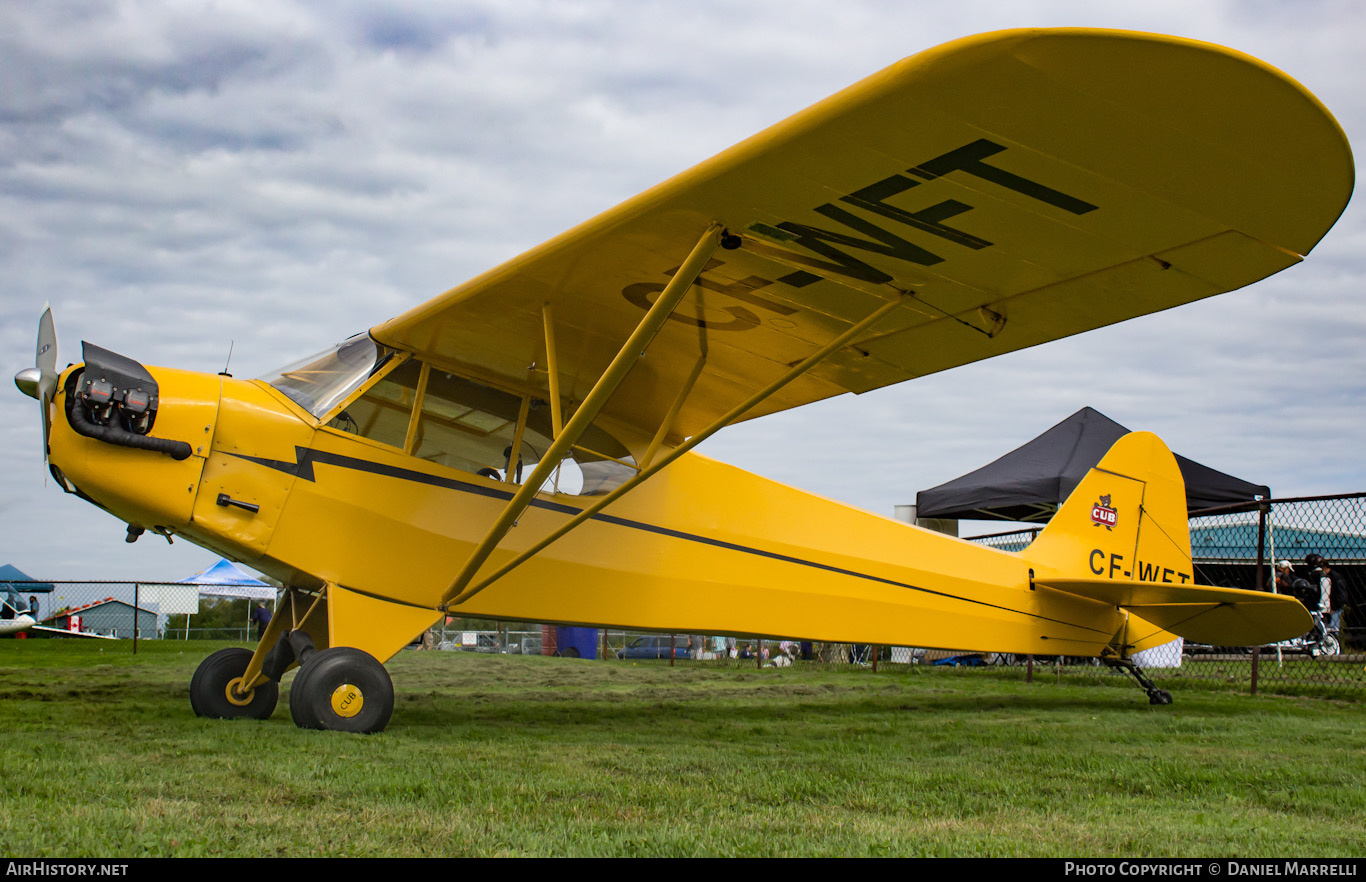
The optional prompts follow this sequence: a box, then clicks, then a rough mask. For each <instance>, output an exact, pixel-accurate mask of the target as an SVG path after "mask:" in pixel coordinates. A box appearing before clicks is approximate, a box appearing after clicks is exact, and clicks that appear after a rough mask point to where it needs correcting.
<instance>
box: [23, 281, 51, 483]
mask: <svg viewBox="0 0 1366 882" xmlns="http://www.w3.org/2000/svg"><path fill="white" fill-rule="evenodd" d="M33 362H34V366H33V367H31V368H24V369H23V370H22V371H20V372H19V373H17V374H15V375H14V385H15V386H18V387H19V391H20V392H23V393H24V394H25V395H27V396H29V397H30V398H36V399H38V403H39V405H40V406H41V408H42V417H43V464H44V465H46V464H47V442H48V436H49V434H50V433H51V429H52V416H51V414H50V413H49V411H50V406H51V404H52V396H53V394H54V393H55V392H56V391H57V332H56V330H55V329H54V327H53V325H52V307H51V306H49V305H48V304H46V303H45V304H43V315H42V317H41V318H39V319H38V344H37V347H36V348H35V350H34V354H33Z"/></svg>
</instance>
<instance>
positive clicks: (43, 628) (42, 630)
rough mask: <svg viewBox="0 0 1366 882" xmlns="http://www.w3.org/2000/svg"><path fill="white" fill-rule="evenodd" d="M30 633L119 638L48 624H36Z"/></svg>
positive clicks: (97, 638)
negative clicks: (69, 629)
mask: <svg viewBox="0 0 1366 882" xmlns="http://www.w3.org/2000/svg"><path fill="white" fill-rule="evenodd" d="M28 630H29V632H30V633H37V634H48V635H51V636H53V637H92V638H94V639H96V640H117V639H119V638H117V637H111V636H109V635H108V634H91V633H90V632H88V631H68V630H67V629H66V628H49V627H48V626H47V625H34V626H33V627H31V628H29V629H28Z"/></svg>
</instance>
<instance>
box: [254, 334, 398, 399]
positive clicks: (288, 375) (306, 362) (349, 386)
mask: <svg viewBox="0 0 1366 882" xmlns="http://www.w3.org/2000/svg"><path fill="white" fill-rule="evenodd" d="M391 354H392V353H391V351H390V350H388V349H386V348H384V347H382V346H380V345H378V344H377V343H375V341H374V340H371V339H370V337H369V336H368V335H366V334H357V335H356V336H354V337H352V338H350V339H349V340H344V341H342V342H341V343H338V344H337V345H336V346H333V347H332V348H331V349H328V350H326V351H324V352H320V353H318V354H317V355H312V356H309V357H308V358H305V359H303V360H302V361H297V362H295V363H294V364H291V365H288V366H286V367H284V368H281V369H280V370H278V371H274V372H272V373H269V374H265V375H263V376H261V377H260V378H259V379H262V380H265V381H266V382H267V383H269V384H270V385H272V386H274V387H275V388H276V389H279V390H280V391H281V392H283V393H285V394H286V395H288V396H289V398H290V399H291V400H292V401H293V402H294V403H295V404H297V405H299V406H300V407H302V408H303V409H304V410H306V411H308V412H309V413H311V414H313V415H314V416H315V417H322V416H324V415H325V414H326V413H327V412H328V411H330V410H332V408H333V407H334V406H336V405H337V404H338V403H340V402H341V401H342V399H344V398H346V396H348V395H350V394H351V393H352V392H354V391H355V390H356V388H357V387H358V386H360V384H361V383H364V382H365V381H366V380H367V379H368V378H369V377H370V376H371V375H372V374H373V373H374V372H375V371H376V370H378V369H379V368H380V367H381V366H382V365H383V364H384V363H385V362H386V361H388V360H389V356H390V355H391Z"/></svg>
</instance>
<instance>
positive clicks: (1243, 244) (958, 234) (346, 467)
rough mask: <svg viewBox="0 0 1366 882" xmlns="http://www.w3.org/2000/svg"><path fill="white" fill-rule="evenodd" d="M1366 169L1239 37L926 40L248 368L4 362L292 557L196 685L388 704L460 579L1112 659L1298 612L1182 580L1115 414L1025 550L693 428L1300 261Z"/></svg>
mask: <svg viewBox="0 0 1366 882" xmlns="http://www.w3.org/2000/svg"><path fill="white" fill-rule="evenodd" d="M1352 185H1353V168H1352V159H1351V152H1350V149H1349V147H1348V144H1347V141H1346V139H1345V137H1344V135H1343V132H1342V131H1341V129H1340V128H1339V127H1338V125H1337V123H1336V122H1335V121H1334V120H1333V118H1332V116H1331V115H1330V114H1329V113H1328V111H1327V110H1326V109H1325V108H1324V107H1323V106H1322V105H1321V104H1320V103H1319V102H1318V101H1317V100H1316V99H1315V98H1314V96H1313V95H1311V94H1309V93H1308V92H1307V91H1306V90H1305V89H1304V88H1303V87H1301V86H1300V85H1299V84H1297V83H1296V82H1295V81H1293V80H1291V79H1290V78H1289V77H1287V76H1286V75H1284V74H1282V73H1280V72H1279V71H1277V70H1275V69H1273V68H1271V67H1269V66H1268V65H1266V64H1264V63H1262V62H1259V61H1257V60H1256V59H1253V58H1249V57H1247V56H1245V55H1241V54H1239V53H1237V52H1234V51H1231V50H1228V49H1223V48H1220V47H1217V46H1212V45H1207V44H1202V43H1197V42H1192V41H1188V40H1182V39H1175V38H1170V37H1160V36H1153V35H1148V34H1134V33H1123V32H1113V31H1091V30H1075V29H1065V30H1022V31H1008V32H1002V33H993V34H986V35H982V36H976V37H970V38H966V39H961V40H957V41H955V42H952V43H949V44H946V45H944V46H940V47H938V48H935V49H931V50H929V51H926V52H922V53H921V54H919V55H915V56H912V57H910V58H907V59H905V60H903V61H901V62H899V63H897V64H894V65H892V66H891V67H889V68H887V69H886V70H883V71H881V72H880V73H877V74H874V75H873V76H871V77H869V78H868V79H866V80H863V81H862V82H859V83H857V84H855V85H853V86H851V87H849V88H848V89H845V90H844V91H842V92H840V93H838V94H836V95H834V96H833V97H831V98H828V99H826V100H825V101H822V102H820V103H819V104H816V105H815V106H813V107H810V108H808V109H807V110H804V111H802V112H800V113H798V114H796V115H795V116H793V117H791V118H789V119H787V120H785V121H783V122H781V123H778V124H777V125H775V126H773V127H772V128H770V129H768V130H766V131H764V132H761V133H759V134H758V135H755V136H754V137H752V138H750V139H749V140H747V141H744V142H743V143H741V144H739V145H737V146H735V147H733V148H731V149H729V150H727V151H725V152H724V153H722V154H720V155H718V156H716V157H714V158H712V159H710V160H708V161H706V162H703V163H702V164H701V165H698V166H697V167H695V168H693V169H691V170H690V171H687V172H684V173H683V174H681V175H678V176H677V177H674V178H672V179H671V180H668V181H666V182H664V183H662V184H660V185H658V186H656V187H654V188H653V189H650V190H648V191H646V192H645V193H643V194H641V195H639V196H637V197H635V198H633V199H631V200H629V201H627V202H625V203H623V204H621V205H619V206H617V207H616V208H614V209H612V210H610V211H607V212H606V213H604V214H602V215H599V216H598V217H596V218H594V219H592V220H590V221H587V222H586V223H584V224H582V225H580V226H578V227H575V228H574V229H572V230H570V231H569V232H567V233H564V234H563V235H561V236H559V237H557V238H555V239H552V240H550V241H549V242H546V243H545V244H543V245H541V246H539V247H537V248H534V249H532V250H531V251H529V252H527V253H526V254H524V255H522V256H521V257H518V258H516V259H514V260H512V261H510V262H508V263H506V264H504V265H502V266H499V267H497V268H495V269H493V270H490V271H489V272H487V273H485V274H484V275H482V276H479V277H478V278H475V279H473V280H472V281H469V282H466V283H465V284H463V285H460V286H458V287H456V288H453V289H451V290H450V291H447V292H446V293H444V294H441V295H440V296H438V297H436V298H434V299H432V300H430V301H429V302H427V303H424V304H422V305H421V306H418V307H416V308H414V309H412V310H410V311H409V312H407V313H404V314H403V315H400V316H398V317H397V318H394V319H391V320H390V321H387V322H384V323H383V324H380V325H376V326H375V327H373V328H371V329H370V331H369V332H368V333H364V334H360V335H357V336H355V337H353V338H351V339H349V340H346V341H345V342H343V343H341V344H340V345H338V346H336V347H335V348H333V349H330V350H328V351H326V352H323V353H322V354H320V355H317V356H314V357H312V358H307V359H304V360H302V361H299V362H297V363H295V364H292V365H290V366H288V367H285V368H283V369H281V370H280V371H278V372H276V373H273V374H270V375H269V376H266V377H262V378H260V379H257V380H241V379H233V378H230V377H226V376H216V375H213V374H202V373H190V372H186V371H180V370H174V369H170V368H158V367H144V366H143V365H141V364H139V363H138V362H136V361H134V360H132V359H130V358H127V357H124V356H121V355H117V354H115V353H113V352H109V351H107V350H104V349H100V348H98V347H95V346H92V345H90V344H86V345H85V350H84V360H83V363H82V364H78V365H75V366H73V367H70V368H68V369H66V370H64V371H61V372H60V373H59V372H58V371H57V370H56V357H55V351H54V350H53V348H52V342H53V339H54V337H53V335H52V333H51V324H50V321H49V320H45V321H44V322H43V323H42V325H41V326H40V327H41V331H40V342H39V349H38V361H37V366H36V367H35V368H32V369H28V370H26V371H23V372H21V374H20V376H19V377H17V378H16V379H17V381H18V383H19V385H20V386H21V388H24V389H26V391H28V392H29V393H30V394H32V395H33V396H34V397H36V398H38V399H39V400H40V401H41V402H42V414H43V426H44V436H45V446H46V449H47V451H48V452H49V456H50V463H51V471H52V473H53V475H54V476H56V479H57V481H58V482H60V484H61V485H62V487H64V488H65V489H66V490H67V491H68V492H71V493H75V494H77V495H79V496H81V497H83V498H84V499H86V500H87V501H89V502H92V503H94V504H96V505H98V506H100V507H102V508H104V509H106V510H107V511H109V512H110V513H112V514H114V515H115V516H117V517H118V518H120V519H122V520H124V521H126V522H127V523H128V529H129V535H130V538H131V537H134V536H136V535H137V534H139V533H141V532H143V531H146V530H151V531H154V532H156V533H161V534H166V535H170V534H176V535H179V536H184V537H187V538H189V539H190V540H191V541H193V542H196V543H198V544H200V545H202V546H204V547H206V548H209V549H212V550H213V551H215V552H217V553H219V554H222V555H224V556H225V557H228V558H231V559H233V560H237V561H241V562H244V563H246V564H249V565H250V566H252V567H255V568H256V569H258V570H260V571H262V572H264V573H268V574H269V575H271V576H273V577H275V578H277V579H279V580H281V581H282V582H283V583H284V584H285V585H287V586H288V588H287V589H286V590H285V592H284V594H283V596H282V597H281V605H280V610H279V612H277V614H276V616H275V618H274V619H273V620H272V622H271V624H270V627H269V628H268V629H267V631H266V633H265V635H264V637H263V638H262V640H261V642H260V645H259V646H258V647H257V648H256V650H255V651H254V652H252V651H249V650H246V649H227V650H223V651H221V652H218V653H215V654H213V655H211V656H209V657H208V658H207V659H206V660H205V661H204V662H203V664H202V665H201V666H200V667H199V669H198V671H197V672H196V673H195V675H194V678H193V680H192V682H191V685H190V699H191V703H192V704H193V707H194V710H195V712H196V713H198V714H200V715H204V716H211V717H256V718H264V717H267V716H269V715H270V714H271V713H272V712H273V710H274V709H275V706H276V703H277V698H278V684H279V681H280V679H281V677H282V676H283V675H285V673H286V672H287V671H289V670H291V669H293V668H295V667H296V666H297V667H298V671H297V673H295V674H294V679H293V682H292V684H291V687H290V690H289V705H290V712H291V714H292V716H293V718H294V722H295V723H296V724H297V725H299V726H304V727H313V728H322V729H338V730H348V731H362V732H373V731H377V730H379V729H382V728H383V727H384V726H385V725H386V724H387V722H388V720H389V717H390V714H391V711H392V709H393V686H392V682H391V681H390V678H389V676H388V673H387V672H386V670H385V668H384V665H383V663H384V662H385V661H386V660H387V659H389V658H390V657H391V656H392V655H393V654H394V653H395V652H397V651H398V650H399V649H400V648H401V647H403V646H404V645H405V644H407V643H408V642H410V641H411V640H412V639H413V637H414V636H415V635H417V634H419V633H420V632H422V631H423V630H425V629H426V628H428V627H430V626H432V625H433V624H435V623H436V622H438V621H439V620H440V619H441V618H442V617H443V616H445V615H447V614H453V613H459V614H463V615H470V616H480V617H487V618H498V619H510V620H518V619H520V620H528V621H558V622H567V623H579V624H585V625H588V624H591V625H611V626H633V627H639V628H647V629H660V630H666V629H668V630H678V631H687V632H691V633H716V634H736V635H752V634H781V635H785V636H790V637H794V638H807V639H815V640H828V641H837V642H860V643H876V644H892V645H915V646H939V647H946V648H947V647H951V648H954V649H965V650H972V649H980V650H992V651H1001V652H1014V653H1040V654H1048V655H1072V656H1093V657H1100V658H1104V659H1109V660H1113V661H1115V662H1117V663H1119V664H1120V665H1122V666H1126V667H1127V668H1128V669H1129V670H1130V671H1131V672H1132V673H1134V674H1135V675H1136V676H1137V677H1138V678H1139V681H1140V683H1143V684H1144V685H1145V688H1147V690H1148V692H1149V695H1150V697H1151V699H1152V700H1153V701H1154V702H1156V703H1165V702H1166V701H1169V700H1170V696H1166V695H1165V694H1164V693H1162V692H1161V691H1160V690H1157V689H1156V688H1155V687H1153V686H1152V685H1151V683H1149V682H1148V681H1147V680H1146V678H1144V677H1143V676H1142V674H1141V672H1139V671H1137V669H1136V668H1133V667H1132V664H1131V663H1129V662H1128V659H1129V657H1130V656H1131V655H1132V654H1133V653H1134V652H1136V651H1138V650H1141V649H1143V648H1145V647H1148V646H1153V645H1157V644H1160V643H1163V642H1166V641H1168V640H1171V639H1173V635H1182V636H1184V637H1186V638H1188V639H1191V640H1196V641H1200V642H1210V643H1219V644H1235V645H1250V644H1256V643H1262V642H1267V641H1274V640H1279V639H1281V638H1286V637H1291V636H1294V635H1296V634H1300V633H1303V632H1304V631H1306V630H1308V628H1309V616H1308V614H1307V613H1306V612H1305V610H1304V608H1303V607H1302V606H1300V604H1299V603H1298V602H1296V601H1295V600H1293V599H1290V598H1287V597H1283V596H1277V595H1275V594H1267V593H1261V592H1254V591H1240V590H1230V589H1219V588H1211V587H1204V586H1201V585H1198V584H1196V581H1195V574H1194V570H1193V567H1192V564H1191V557H1190V541H1189V533H1188V530H1187V521H1186V507H1185V492H1184V486H1183V484H1182V480H1181V475H1180V473H1179V471H1178V470H1177V468H1176V465H1175V463H1174V460H1173V457H1172V455H1171V454H1170V453H1169V452H1168V451H1167V449H1166V448H1165V447H1164V446H1163V444H1162V443H1161V442H1160V441H1159V440H1158V439H1157V438H1156V437H1154V436H1152V435H1149V434H1144V433H1135V434H1133V435H1129V436H1127V437H1125V438H1123V439H1122V440H1121V441H1120V442H1119V443H1117V444H1116V445H1115V447H1114V448H1113V449H1112V450H1111V451H1110V452H1109V454H1108V455H1107V456H1106V457H1105V459H1104V460H1103V461H1102V462H1101V463H1100V465H1099V466H1098V467H1097V468H1096V469H1095V470H1093V471H1092V472H1091V473H1090V475H1089V477H1087V478H1086V479H1085V480H1084V481H1083V482H1082V483H1081V485H1080V486H1079V487H1078V488H1077V490H1076V492H1075V493H1074V494H1073V495H1072V497H1071V499H1069V500H1068V502H1067V503H1066V504H1065V505H1064V506H1063V507H1062V509H1061V510H1060V511H1059V512H1058V514H1057V515H1056V517H1054V519H1053V521H1052V522H1051V523H1050V524H1049V526H1048V527H1047V529H1045V530H1044V531H1043V533H1042V534H1041V535H1040V536H1039V537H1038V538H1037V539H1036V540H1035V542H1034V543H1033V544H1032V545H1031V546H1029V548H1027V549H1026V550H1024V551H1022V552H1019V553H1006V552H1001V551H996V550H992V549H988V548H983V547H979V546H977V545H973V544H970V543H967V542H964V541H960V540H958V539H955V538H950V537H946V536H942V535H938V534H935V533H930V532H927V531H923V530H920V529H917V528H915V527H913V526H910V525H908V524H904V523H901V522H898V521H895V520H892V519H890V518H885V517H880V516H878V515H875V514H871V513H868V512H864V511H860V510H857V509H854V508H851V507H847V506H844V505H841V504H838V503H835V502H831V501H828V500H826V499H822V498H817V497H815V496H812V495H808V494H806V493H802V492H800V491H798V490H794V489H792V488H789V487H786V486H783V485H780V484H777V483H775V482H773V481H769V480H765V479H763V478H760V477H757V476H755V475H751V474H747V473H745V472H743V471H741V470H739V469H736V468H732V467H730V466H727V465H723V464H721V463H719V462H715V461H712V460H710V459H707V458H705V457H703V456H701V455H698V454H696V453H692V452H691V450H692V448H693V447H694V446H695V445H696V444H697V443H699V442H700V441H702V440H703V439H705V438H707V437H709V436H711V435H712V434H713V433H714V432H716V431H718V430H719V429H721V428H723V427H725V426H727V425H729V424H731V423H734V422H736V421H738V420H745V419H753V418H755V417H761V416H763V415H765V414H770V413H774V412H776V411H781V410H785V409H787V408H792V407H797V406H800V405H803V404H806V403H809V402H813V401H818V400H821V399H824V398H828V397H830V396H833V395H838V394H841V393H844V392H856V393H858V392H866V391H868V390H870V389H877V388H879V387H882V386H887V385H889V384H892V383H899V382H901V381H903V380H909V379H912V378H915V377H919V376H922V375H924V374H929V373H933V372H935V371H941V370H944V369H946V368H951V367H955V366H957V365H962V364H967V363H969V362H974V361H977V360H979V359H984V358H989V357H991V356H994V355H998V354H1000V353H1004V352H1010V351H1014V350H1018V349H1021V348H1024V347H1028V346H1034V345H1036V344H1039V343H1043V342H1045V341H1048V340H1053V339H1056V338H1059V337H1066V336H1069V335H1071V334H1076V333H1080V332H1082V331H1086V330H1089V329H1091V328H1097V327H1101V326H1104V325H1109V324H1112V323H1114V322H1119V321H1123V320H1125V319H1129V318H1132V317H1134V316H1139V315H1144V314H1147V313H1151V312H1156V311H1158V310H1163V309H1168V308H1170V307H1173V306H1177V305H1180V304H1183V303H1187V302H1190V301H1193V300H1198V299H1200V298H1203V297H1209V296H1211V295H1214V294H1219V293H1221V292H1225V291H1231V290H1233V289H1236V288H1240V287H1242V286H1244V285H1248V284H1250V283H1252V282H1255V281H1257V280H1258V279H1261V278H1264V277H1266V276H1269V275H1271V274H1272V273H1275V272H1278V271H1280V270H1282V269H1285V268H1286V267H1289V266H1291V265H1292V264H1295V263H1297V262H1299V261H1300V260H1301V259H1302V257H1303V256H1304V255H1306V254H1307V253H1308V252H1309V250H1310V249H1311V248H1313V246H1314V245H1315V244H1316V243H1317V242H1318V241H1319V239H1320V238H1321V237H1322V236H1323V235H1324V234H1325V233H1326V232H1327V231H1328V229H1329V228H1330V227H1331V226H1332V224H1333V223H1334V222H1335V220H1336V219H1337V217H1338V215H1339V214H1340V213H1341V212H1342V210H1343V208H1344V207H1345V205H1346V202H1347V199H1348V197H1349V195H1350V193H1351V189H1352Z"/></svg>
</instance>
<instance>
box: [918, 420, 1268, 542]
mask: <svg viewBox="0 0 1366 882" xmlns="http://www.w3.org/2000/svg"><path fill="white" fill-rule="evenodd" d="M1128 432H1129V430H1128V429H1126V428H1124V427H1123V426H1121V425H1120V424H1119V423H1117V422H1115V421H1114V420H1112V419H1110V418H1109V417H1107V416H1105V415H1104V414H1102V413H1100V412H1099V411H1097V410H1094V409H1092V408H1089V407H1083V408H1082V409H1081V410H1079V411H1077V412H1076V413H1074V414H1072V415H1071V416H1070V417H1068V418H1067V419H1065V420H1063V421H1062V422H1060V423H1058V424H1057V425H1056V426H1054V427H1053V428H1051V429H1049V430H1048V431H1047V432H1044V433H1043V434H1042V435H1040V436H1039V437H1037V438H1035V439H1034V440H1033V441H1030V442H1028V443H1026V444H1024V445H1022V446H1020V447H1017V448H1016V449H1014V450H1012V451H1011V452H1009V453H1007V454H1006V455H1005V456H1003V457H1001V458H1000V459H998V460H996V461H995V462H992V463H990V464H988V465H985V466H982V467H981V468H980V469H977V470H976V471H974V472H969V473H968V474H966V475H963V476H962V477H961V478H955V479H954V480H952V481H949V482H948V483H946V484H940V485H939V486H938V487H932V488H930V489H929V490H921V491H920V492H919V493H917V494H916V497H915V500H916V517H918V518H943V519H953V520H970V521H981V520H1000V521H1029V522H1033V523H1045V522H1047V521H1048V519H1049V518H1051V517H1052V516H1053V513H1054V512H1055V511H1057V510H1058V506H1060V505H1061V504H1062V502H1063V500H1065V499H1066V498H1067V497H1068V495H1070V494H1071V492H1072V490H1073V488H1075V487H1076V486H1077V484H1078V483H1079V482H1080V481H1081V479H1082V478H1083V477H1085V475H1086V473H1087V471H1089V470H1090V469H1091V467H1092V466H1094V465H1096V463H1098V462H1100V460H1101V457H1103V456H1104V455H1105V453H1106V452H1107V451H1108V450H1109V449H1110V447H1111V445H1113V444H1114V443H1115V442H1116V441H1118V440H1119V439H1120V438H1121V437H1122V436H1124V435H1126V434H1128ZM1176 462H1177V465H1179V466H1180V468H1181V475H1182V477H1183V478H1185V481H1186V509H1187V511H1199V510H1201V509H1206V508H1215V507H1217V506H1223V505H1235V504H1238V503H1249V502H1252V501H1254V500H1255V499H1256V498H1257V497H1261V498H1263V499H1267V498H1269V497H1270V496H1271V491H1270V489H1268V488H1267V487H1264V486H1259V485H1257V484H1250V483H1248V482H1247V481H1244V480H1241V479H1239V478H1235V477H1233V476H1232V475H1226V474H1224V473H1223V472H1220V471H1216V470H1214V469H1212V468H1210V467H1209V466H1204V465H1201V464H1200V463H1198V462H1194V461H1192V460H1189V459H1186V458H1185V457H1184V456H1177V457H1176Z"/></svg>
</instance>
